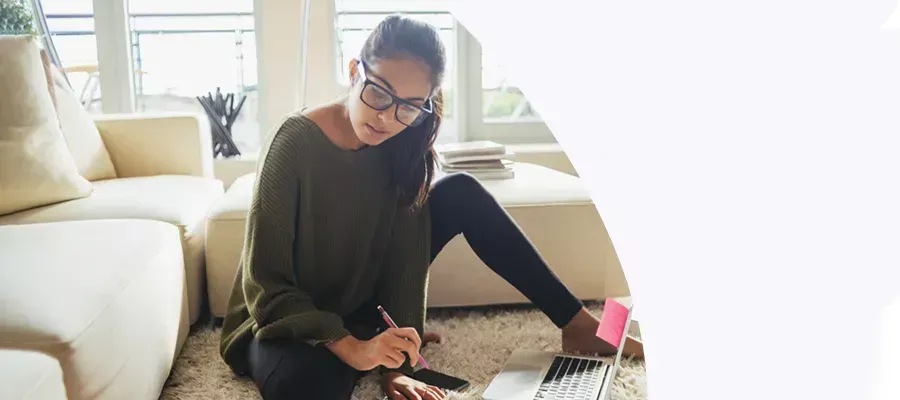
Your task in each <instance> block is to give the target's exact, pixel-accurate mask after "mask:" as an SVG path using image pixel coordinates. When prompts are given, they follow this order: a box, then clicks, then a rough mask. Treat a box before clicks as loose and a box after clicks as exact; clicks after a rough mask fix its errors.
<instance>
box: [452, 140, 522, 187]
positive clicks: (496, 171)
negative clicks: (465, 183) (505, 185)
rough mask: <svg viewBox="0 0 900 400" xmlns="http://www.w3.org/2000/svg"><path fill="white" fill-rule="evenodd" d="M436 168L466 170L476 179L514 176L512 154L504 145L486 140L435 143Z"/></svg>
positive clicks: (453, 170) (509, 177)
mask: <svg viewBox="0 0 900 400" xmlns="http://www.w3.org/2000/svg"><path fill="white" fill-rule="evenodd" d="M434 149H435V152H437V155H438V160H437V161H438V168H439V169H440V170H441V172H443V173H454V172H468V173H469V174H471V175H472V176H474V177H475V178H477V179H484V180H493V179H511V178H513V177H515V171H514V169H513V164H514V162H513V161H512V160H509V159H508V158H510V157H511V156H513V155H514V154H513V153H512V152H511V151H509V150H508V149H507V148H506V146H504V145H502V144H499V143H496V142H492V141H487V140H481V141H473V142H459V143H445V144H441V145H435V147H434Z"/></svg>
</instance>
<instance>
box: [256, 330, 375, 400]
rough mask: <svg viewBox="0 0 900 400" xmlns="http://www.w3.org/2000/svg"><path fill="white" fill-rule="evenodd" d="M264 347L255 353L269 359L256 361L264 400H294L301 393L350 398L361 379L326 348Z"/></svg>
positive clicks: (282, 343)
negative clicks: (358, 380)
mask: <svg viewBox="0 0 900 400" xmlns="http://www.w3.org/2000/svg"><path fill="white" fill-rule="evenodd" d="M260 347H261V348H259V349H257V351H256V352H255V353H257V354H262V355H264V356H265V357H264V359H262V360H256V361H257V370H256V371H255V373H254V375H256V376H254V380H255V381H256V384H257V387H258V388H259V392H260V394H261V395H262V397H263V399H264V400H269V399H289V398H290V399H293V398H296V396H297V393H307V394H316V396H313V398H322V399H332V398H334V399H338V398H340V399H344V398H349V394H350V393H352V391H353V388H354V386H355V385H356V381H357V379H358V378H359V373H358V372H357V371H356V370H354V369H353V368H352V367H350V366H349V365H347V364H345V363H344V362H342V361H341V360H340V359H339V358H337V356H335V355H334V354H333V353H331V352H330V351H329V350H327V349H324V348H315V347H312V346H309V345H307V344H305V343H298V342H293V341H291V342H286V341H279V342H278V343H277V344H276V343H265V344H263V345H262V346H260ZM345 394H346V395H347V397H344V395H345Z"/></svg>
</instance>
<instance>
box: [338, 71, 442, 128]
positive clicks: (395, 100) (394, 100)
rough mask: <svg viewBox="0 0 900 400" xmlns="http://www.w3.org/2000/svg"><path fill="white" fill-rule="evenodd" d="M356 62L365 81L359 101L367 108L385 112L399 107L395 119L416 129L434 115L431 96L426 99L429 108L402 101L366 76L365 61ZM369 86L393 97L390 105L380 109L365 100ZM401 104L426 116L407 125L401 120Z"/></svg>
mask: <svg viewBox="0 0 900 400" xmlns="http://www.w3.org/2000/svg"><path fill="white" fill-rule="evenodd" d="M356 61H357V63H356V70H357V72H359V74H360V76H361V77H362V79H363V87H362V90H360V91H359V100H360V101H362V102H363V104H365V105H366V106H367V107H369V108H371V109H373V110H376V111H384V110H387V109H389V108H391V107H393V106H394V105H398V106H397V107H395V108H394V119H395V120H397V122H399V123H401V124H403V125H404V126H408V127H416V126H419V125H421V124H422V122H425V119H426V118H428V116H429V115H431V114H433V113H434V107H433V103H432V101H431V96H429V97H428V98H427V99H425V106H427V108H426V107H423V106H418V105H416V104H413V103H411V102H409V101H408V100H405V99H401V98H399V97H397V95H395V94H394V93H392V92H391V91H390V90H388V88H386V87H384V86H381V85H379V84H378V83H377V82H374V81H372V80H371V79H369V76H368V75H367V74H366V68H368V67H367V66H366V63H365V61H363V60H362V59H357V60H356ZM368 85H372V86H375V87H377V88H379V89H381V90H382V91H384V92H385V93H387V94H388V95H389V96H391V102H390V103H388V105H387V106H384V107H382V108H378V107H375V106H373V105H371V104H369V103H368V102H367V101H366V100H365V99H363V93H365V92H366V86H368ZM399 104H404V105H408V106H410V107H414V108H417V109H419V110H420V111H422V112H423V113H424V114H421V115H424V116H421V115H420V116H419V117H417V118H416V119H415V120H414V121H413V123H412V124H407V123H405V122H403V121H401V120H400V115H399V113H400V107H399Z"/></svg>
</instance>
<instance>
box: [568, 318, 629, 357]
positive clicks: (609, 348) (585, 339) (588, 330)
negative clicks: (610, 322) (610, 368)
mask: <svg viewBox="0 0 900 400" xmlns="http://www.w3.org/2000/svg"><path fill="white" fill-rule="evenodd" d="M599 327H600V319H599V318H597V317H595V316H594V315H593V314H591V313H590V311H588V310H587V309H586V308H582V309H581V310H580V311H578V314H576V315H575V317H574V318H572V321H570V322H569V324H568V325H566V326H564V327H563V328H562V347H563V351H565V352H567V353H575V354H596V355H600V356H607V355H613V354H616V350H617V349H616V347H615V346H613V345H611V344H609V343H607V342H606V341H604V340H603V339H600V338H599V337H597V328H599Z"/></svg>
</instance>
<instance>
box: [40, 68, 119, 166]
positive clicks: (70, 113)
mask: <svg viewBox="0 0 900 400" xmlns="http://www.w3.org/2000/svg"><path fill="white" fill-rule="evenodd" d="M51 71H52V73H53V88H54V92H55V94H56V114H57V116H58V117H59V126H60V128H61V129H62V133H63V136H65V138H66V144H67V145H68V147H69V151H70V152H71V153H72V157H73V158H74V159H75V164H76V165H78V172H79V173H81V176H83V177H84V178H85V179H87V180H89V181H96V180H99V179H110V178H115V177H116V170H115V168H113V164H112V160H111V159H110V158H109V152H108V151H107V150H106V146H105V145H104V144H103V139H102V138H101V137H100V131H98V130H97V125H95V124H94V120H93V118H91V116H90V114H88V112H87V110H85V109H84V107H83V106H82V105H81V102H80V101H79V100H78V98H77V97H76V96H75V92H74V91H72V88H71V87H69V84H68V83H67V82H66V80H65V77H63V75H62V72H60V71H59V69H58V68H56V67H52V68H51Z"/></svg>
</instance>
